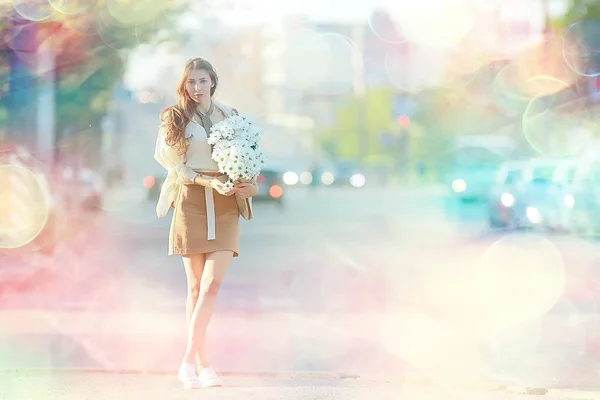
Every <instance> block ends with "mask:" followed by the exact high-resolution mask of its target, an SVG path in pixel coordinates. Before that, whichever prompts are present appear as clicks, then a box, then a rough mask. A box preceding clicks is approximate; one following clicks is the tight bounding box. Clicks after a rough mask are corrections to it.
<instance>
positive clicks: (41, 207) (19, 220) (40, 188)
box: [0, 164, 51, 248]
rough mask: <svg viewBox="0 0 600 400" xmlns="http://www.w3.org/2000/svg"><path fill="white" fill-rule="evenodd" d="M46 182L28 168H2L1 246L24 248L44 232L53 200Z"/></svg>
mask: <svg viewBox="0 0 600 400" xmlns="http://www.w3.org/2000/svg"><path fill="white" fill-rule="evenodd" d="M43 180H44V177H43V176H41V175H40V174H36V173H35V172H33V171H31V170H30V169H28V168H26V167H23V166H20V165H12V164H4V165H0V221H1V222H0V247H2V248H18V247H21V246H24V245H26V244H28V243H30V242H31V241H32V240H33V239H35V238H36V237H37V236H38V234H39V233H40V232H41V231H42V229H44V227H45V225H46V222H47V221H48V216H49V214H50V207H51V198H50V193H48V190H47V188H46V187H44V184H43V182H42V181H43Z"/></svg>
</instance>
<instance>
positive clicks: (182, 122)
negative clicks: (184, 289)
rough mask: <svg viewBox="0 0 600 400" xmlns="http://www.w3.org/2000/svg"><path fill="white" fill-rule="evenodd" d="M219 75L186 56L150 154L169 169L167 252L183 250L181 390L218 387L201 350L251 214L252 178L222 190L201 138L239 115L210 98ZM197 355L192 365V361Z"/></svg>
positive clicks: (163, 203)
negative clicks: (245, 221)
mask: <svg viewBox="0 0 600 400" xmlns="http://www.w3.org/2000/svg"><path fill="white" fill-rule="evenodd" d="M218 81H219V78H218V76H217V74H216V72H215V70H214V68H213V67H212V65H211V64H210V63H209V62H208V61H206V60H204V59H202V58H194V59H191V60H189V61H188V62H187V63H186V65H185V68H184V71H183V73H182V75H181V78H180V81H179V83H178V85H177V94H178V96H179V101H178V104H177V105H174V106H171V107H167V108H165V109H164V110H163V111H162V112H161V125H160V129H159V133H158V138H157V141H156V150H155V154H154V158H155V159H156V160H157V161H158V162H159V163H160V164H161V165H162V166H163V167H164V168H166V169H167V171H168V175H167V178H166V180H165V182H164V183H163V187H162V189H161V193H160V196H159V200H158V204H157V207H156V211H157V215H158V217H159V218H162V217H164V216H166V214H167V213H168V211H169V209H170V208H173V209H174V211H173V219H172V221H171V229H170V234H169V255H181V256H182V258H183V265H184V268H185V273H186V276H187V282H188V296H187V303H186V314H187V320H188V325H189V331H188V341H187V347H186V350H185V353H184V355H183V360H182V363H181V367H180V369H179V373H178V378H179V380H180V381H181V382H182V383H183V385H184V387H185V388H188V389H191V388H198V387H211V386H221V382H220V380H219V377H218V376H217V374H216V372H215V370H214V368H213V367H211V365H210V362H209V361H208V359H207V357H206V354H205V352H204V342H205V338H206V329H207V327H208V324H209V322H210V319H211V317H212V314H213V310H214V307H215V302H216V298H217V293H218V291H219V286H220V284H221V282H222V280H223V277H224V276H225V272H226V271H227V268H228V267H229V264H230V263H231V259H232V257H237V256H238V242H239V236H238V222H239V216H240V215H243V216H244V217H245V218H247V219H248V215H251V213H252V202H251V197H252V196H254V195H256V193H258V186H257V185H256V183H255V182H249V183H248V182H246V183H239V182H238V183H236V184H235V185H234V187H233V189H230V190H226V189H225V188H224V187H223V182H224V181H225V179H223V176H222V174H220V173H219V172H218V169H217V164H216V163H215V162H214V161H213V160H212V159H211V147H210V145H209V144H208V143H207V137H208V134H209V133H210V128H211V126H212V125H213V124H215V123H217V122H219V121H222V120H223V119H225V118H227V117H229V116H231V115H233V114H237V111H235V110H234V109H232V108H230V107H228V106H226V105H225V104H222V103H220V102H217V101H215V100H214V98H213V97H214V94H215V91H216V89H217V85H218ZM194 359H195V362H194Z"/></svg>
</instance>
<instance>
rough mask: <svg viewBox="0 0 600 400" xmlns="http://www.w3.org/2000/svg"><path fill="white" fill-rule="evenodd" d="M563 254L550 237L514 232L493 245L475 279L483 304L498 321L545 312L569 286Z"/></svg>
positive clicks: (533, 316) (539, 314) (478, 265)
mask: <svg viewBox="0 0 600 400" xmlns="http://www.w3.org/2000/svg"><path fill="white" fill-rule="evenodd" d="M565 275H566V273H565V264H564V261H563V258H562V255H561V253H560V252H559V251H558V250H557V248H556V247H555V246H554V244H553V243H552V242H551V241H550V240H548V239H547V238H545V237H543V236H541V235H536V234H514V235H509V236H506V237H504V238H502V239H500V240H498V241H497V242H495V243H494V244H492V245H491V246H490V247H489V248H488V249H487V250H486V251H485V252H484V253H483V254H482V255H481V257H480V258H479V260H478V261H477V263H476V266H475V271H474V280H475V281H474V282H475V285H476V287H477V290H478V292H479V301H480V304H481V307H482V308H483V310H484V312H486V313H487V315H489V316H491V318H494V319H496V320H500V321H507V322H520V321H527V320H531V319H535V318H537V317H540V316H541V315H544V314H545V313H546V312H548V310H550V309H551V308H552V307H553V306H554V305H555V304H556V302H557V301H558V299H559V298H560V296H561V295H562V293H563V290H564V287H565V279H566V278H565Z"/></svg>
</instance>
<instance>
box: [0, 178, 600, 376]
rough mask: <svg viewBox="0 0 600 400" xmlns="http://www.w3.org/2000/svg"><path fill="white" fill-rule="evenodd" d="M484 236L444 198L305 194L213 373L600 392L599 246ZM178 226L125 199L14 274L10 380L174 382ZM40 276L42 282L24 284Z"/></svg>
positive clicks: (5, 299) (259, 227)
mask: <svg viewBox="0 0 600 400" xmlns="http://www.w3.org/2000/svg"><path fill="white" fill-rule="evenodd" d="M484 221H485V218H484V214H483V213H482V210H481V209H480V208H477V206H469V207H467V208H457V207H456V206H455V205H453V204H452V203H451V202H449V201H448V200H447V199H446V198H445V197H444V196H443V195H442V194H441V193H440V192H439V191H438V190H435V189H427V190H424V189H410V188H404V189H403V188H396V189H392V190H382V189H365V190H355V189H330V190H315V191H310V190H304V189H300V188H297V189H296V190H292V191H290V192H289V197H288V201H287V203H286V206H285V207H284V208H283V209H279V208H277V207H276V206H275V205H272V204H257V206H256V219H255V220H253V221H250V222H247V221H242V230H241V236H242V237H241V251H240V253H241V256H240V257H239V258H238V259H236V260H234V262H233V265H232V267H231V269H230V271H229V272H228V276H227V279H226V281H225V283H224V285H223V287H222V291H221V293H220V298H219V305H218V312H217V315H216V317H215V320H214V324H213V325H212V326H211V330H210V333H209V335H210V339H209V340H210V341H211V350H210V351H211V356H212V357H213V359H214V362H215V364H216V365H218V367H219V368H220V369H221V370H228V371H257V370H260V371H265V370H310V371H320V370H327V371H341V372H352V373H383V374H391V375H398V374H406V373H411V374H422V375H425V376H428V377H434V378H452V379H483V378H490V377H493V378H494V379H501V380H508V381H519V382H520V383H522V382H527V383H529V384H539V385H553V384H559V383H564V382H568V383H570V384H581V382H583V381H591V380H593V379H595V378H597V376H596V375H597V373H596V372H595V371H597V370H600V369H598V368H595V367H594V368H590V367H589V366H590V365H592V364H590V363H592V361H593V360H594V357H593V356H594V353H593V352H594V351H595V349H596V347H597V346H596V342H597V335H596V330H597V328H596V326H597V323H596V322H597V312H596V304H597V301H596V298H595V294H596V293H597V292H595V288H596V286H595V278H594V277H595V272H596V271H595V268H594V267H595V265H597V264H596V260H597V259H598V246H597V245H596V244H595V243H591V242H587V241H583V240H579V239H575V238H568V237H548V236H545V235H540V234H535V233H533V234H531V233H519V234H511V235H501V234H498V233H490V232H486V227H485V222H484ZM168 225H169V221H168V219H163V220H157V219H156V218H155V216H154V214H153V204H151V203H149V202H147V201H145V200H144V199H143V198H141V197H140V196H139V194H138V193H135V192H134V193H125V194H121V196H120V197H119V198H116V197H115V198H114V199H113V201H112V202H111V203H110V204H108V205H107V212H106V213H104V214H102V215H98V216H96V218H95V220H94V221H93V222H90V223H88V224H86V225H84V226H81V229H79V230H77V232H76V234H75V235H73V237H71V238H69V241H68V245H67V246H65V247H64V248H63V249H62V250H61V251H60V252H59V254H57V255H56V256H55V257H54V258H52V259H47V258H46V259H43V258H41V259H40V260H38V261H37V264H36V265H37V266H38V268H34V267H32V266H31V264H32V263H31V260H29V261H28V263H26V262H23V263H22V266H21V267H19V268H17V269H15V268H14V267H13V268H4V269H3V271H4V272H3V273H4V275H5V276H6V275H8V276H11V275H10V272H7V271H13V272H12V274H13V275H15V276H16V277H14V276H13V277H12V278H10V279H11V282H12V283H11V285H10V286H9V285H6V284H5V285H4V286H3V291H2V297H1V298H0V304H1V307H2V310H3V312H2V313H1V314H0V336H2V338H3V339H4V340H2V345H1V346H0V351H2V352H3V353H2V354H4V357H0V366H2V367H33V368H35V367H42V368H46V367H86V368H111V369H114V368H117V369H118V368H132V369H151V370H169V369H172V368H174V366H176V365H177V363H178V360H179V357H180V353H181V351H180V350H181V349H182V346H183V343H184V338H185V332H184V325H185V321H184V315H183V308H184V297H185V278H184V275H183V271H182V267H181V264H180V263H181V261H180V260H179V259H177V258H175V257H173V258H169V257H167V255H166V248H167V240H166V239H167V235H168ZM3 265H8V263H7V262H6V260H4V261H3ZM28 270H31V271H32V274H33V275H32V276H33V279H32V278H31V277H27V276H26V275H25V277H24V276H23V275H22V274H15V273H14V271H18V272H21V271H28ZM15 288H18V290H16V289H15ZM584 359H585V360H586V364H585V365H586V368H585V371H579V372H577V373H576V374H574V373H573V370H574V367H575V366H577V365H582V360H584Z"/></svg>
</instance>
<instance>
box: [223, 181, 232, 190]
mask: <svg viewBox="0 0 600 400" xmlns="http://www.w3.org/2000/svg"><path fill="white" fill-rule="evenodd" d="M223 189H225V190H231V189H233V182H232V181H230V180H228V181H227V182H225V183H224V184H223Z"/></svg>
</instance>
